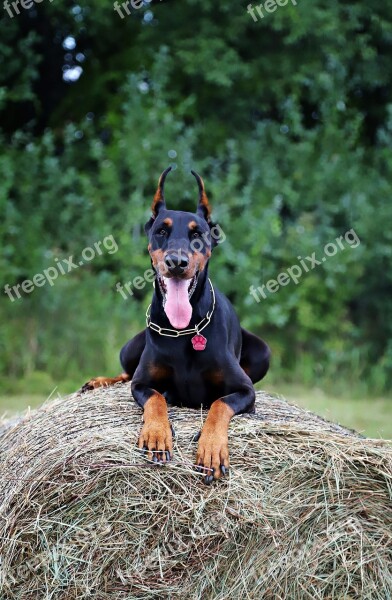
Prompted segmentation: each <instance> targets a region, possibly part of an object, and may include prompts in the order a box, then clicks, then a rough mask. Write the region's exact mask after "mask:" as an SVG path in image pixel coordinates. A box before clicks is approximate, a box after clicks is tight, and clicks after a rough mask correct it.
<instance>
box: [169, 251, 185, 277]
mask: <svg viewBox="0 0 392 600" xmlns="http://www.w3.org/2000/svg"><path fill="white" fill-rule="evenodd" d="M165 265H166V266H167V268H168V270H169V272H170V273H171V274H172V275H181V274H182V273H183V272H184V271H185V269H186V268H187V267H188V265H189V258H188V257H187V256H186V255H185V254H174V253H173V254H166V256H165Z"/></svg>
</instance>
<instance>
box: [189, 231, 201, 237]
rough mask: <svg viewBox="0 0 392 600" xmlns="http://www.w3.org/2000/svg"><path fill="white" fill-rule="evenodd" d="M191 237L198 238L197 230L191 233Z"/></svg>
mask: <svg viewBox="0 0 392 600" xmlns="http://www.w3.org/2000/svg"><path fill="white" fill-rule="evenodd" d="M191 237H192V238H199V237H200V233H199V232H198V231H194V232H193V233H192V235H191Z"/></svg>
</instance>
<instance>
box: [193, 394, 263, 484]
mask: <svg viewBox="0 0 392 600" xmlns="http://www.w3.org/2000/svg"><path fill="white" fill-rule="evenodd" d="M254 400H255V391H254V389H253V386H252V385H246V387H245V388H244V389H242V390H241V391H239V392H235V393H233V394H229V395H227V396H223V397H222V398H220V399H219V400H215V402H213V403H212V404H211V408H210V410H209V412H208V415H207V418H206V421H205V423H204V426H203V428H202V430H201V434H200V438H199V445H198V449H197V456H196V464H197V465H198V467H199V471H201V472H202V473H205V477H204V483H206V484H207V485H208V484H210V483H212V482H213V480H214V479H220V478H221V477H223V476H224V475H225V474H226V472H227V471H228V469H229V442H228V430H229V424H230V420H231V418H232V417H233V416H234V415H235V414H238V413H241V412H244V411H245V410H246V409H247V408H248V407H251V406H252V405H253V403H254Z"/></svg>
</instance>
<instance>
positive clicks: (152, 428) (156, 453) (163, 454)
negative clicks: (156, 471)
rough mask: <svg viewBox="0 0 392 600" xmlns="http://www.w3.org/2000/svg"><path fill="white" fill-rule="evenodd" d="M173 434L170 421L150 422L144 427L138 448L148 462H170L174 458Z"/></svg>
mask: <svg viewBox="0 0 392 600" xmlns="http://www.w3.org/2000/svg"><path fill="white" fill-rule="evenodd" d="M173 434H174V429H173V428H172V426H171V424H170V422H169V421H168V420H158V419H155V420H151V421H150V420H149V421H147V422H145V423H144V425H143V427H142V430H141V432H140V436H139V441H138V446H139V448H140V449H141V450H143V452H144V454H145V456H146V458H147V460H149V461H152V462H154V463H166V462H169V461H170V460H171V458H172V456H173Z"/></svg>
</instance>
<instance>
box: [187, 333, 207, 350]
mask: <svg viewBox="0 0 392 600" xmlns="http://www.w3.org/2000/svg"><path fill="white" fill-rule="evenodd" d="M191 342H192V346H193V349H194V350H198V351H201V350H205V349H206V345H207V338H205V337H204V335H201V333H198V334H196V335H194V336H193V338H192V339H191Z"/></svg>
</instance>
